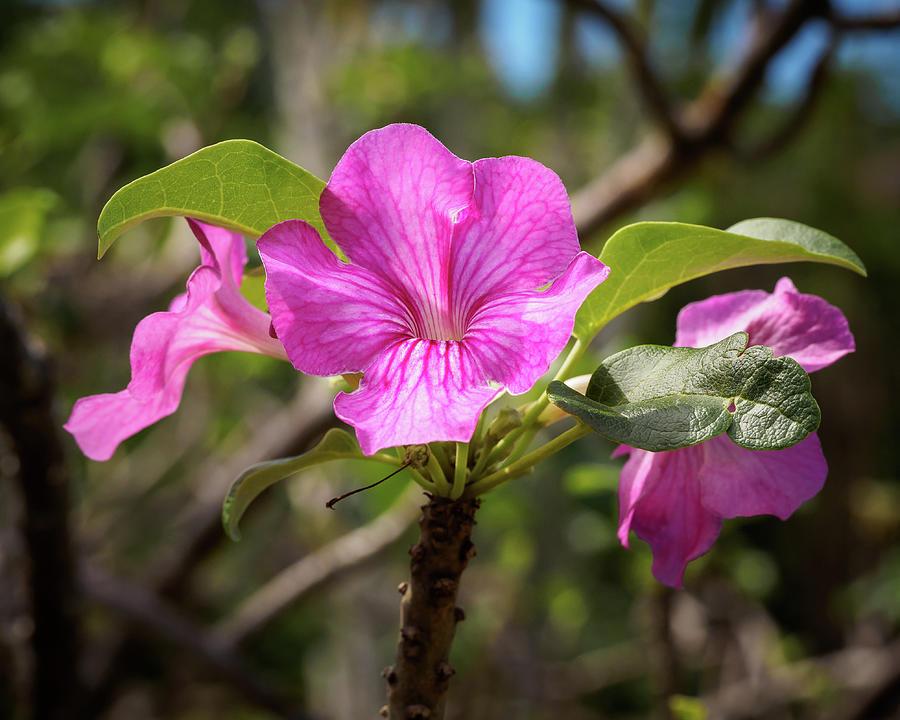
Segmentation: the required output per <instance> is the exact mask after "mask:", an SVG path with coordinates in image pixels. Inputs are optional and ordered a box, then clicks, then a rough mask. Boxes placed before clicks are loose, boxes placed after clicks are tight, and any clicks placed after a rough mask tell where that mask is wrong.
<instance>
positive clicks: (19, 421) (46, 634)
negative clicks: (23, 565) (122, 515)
mask: <svg viewBox="0 0 900 720" xmlns="http://www.w3.org/2000/svg"><path fill="white" fill-rule="evenodd" d="M0 348H3V351H2V353H0V382H2V386H0V423H2V425H3V427H4V428H5V430H6V432H7V434H8V435H9V438H10V441H11V446H12V450H13V452H14V453H15V455H16V457H17V458H18V463H19V467H18V471H17V472H16V473H15V475H16V477H17V478H18V480H19V484H20V491H21V494H22V498H23V501H24V507H25V517H24V535H25V543H26V546H27V549H28V556H29V560H30V568H29V571H30V574H29V583H30V593H31V610H32V621H33V624H34V630H33V634H32V637H31V648H32V651H33V653H34V672H33V677H32V683H31V716H32V717H33V718H35V719H36V720H63V719H64V718H70V717H71V712H72V710H73V708H74V707H75V706H76V704H77V703H78V702H79V700H80V697H79V695H80V681H79V676H78V669H79V668H80V667H81V665H80V663H79V615H78V593H77V591H76V587H75V574H74V565H73V559H72V555H71V548H72V540H71V536H70V528H69V497H68V476H67V472H66V465H65V454H64V452H63V449H62V444H61V442H60V438H59V423H58V421H57V419H56V416H55V414H54V412H53V401H54V392H55V383H54V379H53V373H52V370H51V367H50V362H49V360H48V358H47V356H46V355H45V353H44V351H43V349H42V348H40V347H38V346H37V345H36V344H35V343H34V341H33V340H32V339H31V338H30V337H29V336H28V334H27V332H26V331H25V328H24V324H23V322H22V320H21V318H20V317H19V316H18V314H17V313H16V312H15V311H14V310H13V308H12V307H10V306H9V305H8V304H7V303H6V302H5V301H3V300H2V299H0Z"/></svg>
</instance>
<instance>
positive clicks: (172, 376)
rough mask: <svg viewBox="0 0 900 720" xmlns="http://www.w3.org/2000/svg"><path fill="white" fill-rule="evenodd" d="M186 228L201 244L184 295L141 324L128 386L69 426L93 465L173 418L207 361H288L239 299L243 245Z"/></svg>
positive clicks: (216, 231)
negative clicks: (190, 377)
mask: <svg viewBox="0 0 900 720" xmlns="http://www.w3.org/2000/svg"><path fill="white" fill-rule="evenodd" d="M188 223H189V224H190V227H191V230H193V232H194V235H195V236H196V237H197V241H198V242H199V243H200V267H198V268H197V269H196V270H194V272H193V273H192V274H191V277H190V278H189V279H188V282H187V292H186V293H184V294H182V295H179V296H178V297H176V298H175V299H174V300H173V301H172V303H171V305H170V306H169V309H168V311H166V312H158V313H154V314H153V315H149V316H147V317H146V318H144V319H143V320H141V322H140V323H138V326H137V327H136V328H135V331H134V338H133V340H132V343H131V382H130V383H128V387H126V388H125V389H124V390H122V391H121V392H118V393H114V394H107V395H92V396H90V397H85V398H81V399H80V400H79V401H78V402H76V403H75V407H74V408H73V409H72V414H71V416H70V417H69V420H68V422H67V423H66V425H65V428H66V430H68V431H69V432H70V433H72V435H74V436H75V441H76V442H77V443H78V446H79V447H80V448H81V450H82V452H84V454H85V455H87V456H88V457H89V458H91V459H92V460H108V459H109V458H110V457H111V456H112V454H113V453H114V452H115V450H116V448H117V447H118V445H119V443H121V442H122V441H123V440H125V439H126V438H128V437H131V436H132V435H134V434H135V433H136V432H138V431H140V430H143V429H144V428H145V427H148V426H149V425H152V424H153V423H155V422H156V421H157V420H160V419H161V418H164V417H166V416H167V415H171V414H172V413H173V412H175V410H176V409H177V408H178V404H179V403H180V402H181V393H182V390H183V389H184V383H185V379H186V378H187V374H188V371H189V370H190V368H191V365H192V364H193V363H194V361H195V360H197V359H198V358H200V357H202V356H203V355H208V354H209V353H214V352H219V351H222V350H243V351H246V352H255V353H263V354H266V355H272V356H274V357H279V358H284V357H285V355H284V349H283V348H282V347H281V344H280V343H279V342H278V341H277V340H275V339H273V338H272V337H270V335H269V328H270V319H269V316H268V315H266V314H265V313H264V312H261V311H260V310H257V309H256V308H255V307H253V306H252V305H251V304H250V303H248V302H247V301H246V300H245V299H244V298H243V297H242V296H241V294H240V290H239V287H240V283H241V278H242V275H243V271H244V266H245V265H246V264H247V252H246V248H245V247H244V241H243V239H242V238H241V237H240V236H239V235H236V234H235V233H232V232H229V231H228V230H223V229H222V228H218V227H213V226H212V225H206V224H204V223H201V222H198V221H196V220H188Z"/></svg>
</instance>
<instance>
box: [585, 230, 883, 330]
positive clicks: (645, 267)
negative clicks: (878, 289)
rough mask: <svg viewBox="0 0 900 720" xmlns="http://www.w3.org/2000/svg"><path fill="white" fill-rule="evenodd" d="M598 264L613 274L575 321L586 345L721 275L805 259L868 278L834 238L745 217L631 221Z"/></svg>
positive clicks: (591, 296)
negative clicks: (709, 222) (673, 294)
mask: <svg viewBox="0 0 900 720" xmlns="http://www.w3.org/2000/svg"><path fill="white" fill-rule="evenodd" d="M600 259H601V260H602V261H603V262H604V263H606V264H607V265H608V266H609V267H610V269H611V272H610V274H609V277H608V278H607V279H606V281H605V282H604V283H603V284H602V285H600V286H599V287H598V288H597V289H596V290H594V292H593V293H591V295H590V296H589V297H588V299H587V300H586V301H585V303H584V305H582V306H581V310H580V311H579V312H578V315H577V317H576V319H575V331H574V334H575V336H576V337H577V338H579V339H580V340H582V341H584V342H587V341H589V340H590V339H591V338H593V337H594V335H596V334H597V333H598V332H599V331H600V329H601V328H603V326H605V325H606V324H607V323H608V322H609V321H610V320H612V319H613V318H614V317H616V316H617V315H620V314H621V313H623V312H625V311H626V310H628V309H629V308H631V307H634V306H635V305H637V304H638V303H641V302H647V301H649V300H656V299H657V298H660V297H662V296H663V295H664V294H665V293H666V292H667V291H668V290H669V289H670V288H672V287H674V286H675V285H679V284H681V283H684V282H687V281H688V280H693V279H694V278H698V277H701V276H703V275H709V274H711V273H714V272H718V271H720V270H728V269H731V268H737V267H744V266H747V265H765V264H773V263H786V262H799V261H802V260H808V261H812V262H821V263H827V264H830V265H837V266H839V267H843V268H847V269H848V270H853V271H854V272H857V273H859V274H860V275H865V274H866V269H865V267H864V266H863V263H862V261H861V260H860V259H859V257H858V256H857V255H856V253H854V252H853V251H852V250H851V249H850V248H848V247H847V246H846V245H844V244H843V243H842V242H841V241H840V240H838V239H837V238H835V237H832V236H831V235H829V234H827V233H824V232H822V231H821V230H816V229H815V228H811V227H809V226H807V225H803V224H801V223H797V222H792V221H790V220H779V219H777V218H756V219H753V220H744V221H742V222H739V223H738V224H737V225H733V226H732V227H730V228H729V229H728V230H716V229H715V228H709V227H704V226H702V225H685V224H683V223H669V222H640V223H635V224H634V225H627V226H626V227H624V228H622V229H621V230H619V231H618V232H616V233H615V234H614V235H613V236H612V237H611V238H610V239H609V240H608V241H607V243H606V245H605V246H604V247H603V250H602V252H601V253H600Z"/></svg>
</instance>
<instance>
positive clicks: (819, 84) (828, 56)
mask: <svg viewBox="0 0 900 720" xmlns="http://www.w3.org/2000/svg"><path fill="white" fill-rule="evenodd" d="M836 47H837V34H833V35H832V38H831V41H830V42H829V43H828V46H827V47H826V48H825V50H824V51H823V52H822V54H821V55H820V56H819V59H818V60H817V61H816V62H815V64H814V65H813V67H812V70H811V71H810V73H809V79H808V80H807V82H806V89H805V90H804V93H803V97H802V98H800V100H799V101H798V102H797V104H796V105H795V106H794V109H793V110H792V111H791V112H790V113H789V114H788V115H787V117H785V118H784V120H783V121H782V123H781V125H779V126H778V127H777V128H776V129H775V130H774V131H773V132H772V133H771V134H770V135H769V136H768V137H767V138H765V139H763V140H761V141H759V142H757V144H756V145H754V146H753V147H750V148H746V149H743V148H741V147H737V148H736V150H737V152H738V153H739V154H740V155H741V156H742V157H744V158H746V159H749V160H757V161H758V160H764V159H766V158H769V157H772V156H773V155H776V154H777V153H779V152H781V150H782V149H784V148H785V147H786V146H787V145H788V144H789V143H790V142H791V141H792V140H793V139H794V138H795V137H796V136H797V135H798V134H799V133H800V131H801V130H803V128H804V127H806V124H807V123H808V122H809V120H810V118H811V117H812V111H813V108H814V107H815V105H816V103H817V102H818V100H819V98H820V97H821V95H822V90H823V89H824V88H825V83H826V80H827V77H828V71H829V69H830V67H831V61H832V59H833V57H834V51H835V48H836Z"/></svg>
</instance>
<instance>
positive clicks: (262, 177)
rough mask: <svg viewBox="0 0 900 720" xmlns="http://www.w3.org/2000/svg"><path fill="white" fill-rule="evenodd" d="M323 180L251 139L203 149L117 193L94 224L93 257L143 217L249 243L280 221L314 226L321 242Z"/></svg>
mask: <svg viewBox="0 0 900 720" xmlns="http://www.w3.org/2000/svg"><path fill="white" fill-rule="evenodd" d="M324 187H325V183H324V182H323V181H322V180H320V179H319V178H317V177H316V176H315V175H313V174H312V173H310V172H307V171H306V170H304V169H303V168H301V167H299V166H298V165H295V164H294V163H292V162H290V161H289V160H286V159H284V158H283V157H281V156H280V155H277V154H276V153H274V152H272V151H271V150H269V149H267V148H265V147H263V146H262V145H260V144H258V143H255V142H253V141H251V140H226V141H225V142H221V143H218V144H216V145H210V146H209V147H205V148H202V149H201V150H198V151H197V152H195V153H193V154H191V155H188V156H187V157H185V158H182V159H181V160H178V161H176V162H174V163H172V164H171V165H167V166H166V167H164V168H161V169H160V170H157V171H156V172H152V173H150V174H149V175H145V176H144V177H141V178H138V179H137V180H134V181H133V182H130V183H129V184H128V185H126V186H125V187H123V188H121V189H120V190H118V191H117V192H116V193H115V194H114V195H113V196H112V197H111V198H110V199H109V201H108V202H107V203H106V205H105V207H104V208H103V210H102V211H101V213H100V219H99V220H98V221H97V233H98V235H99V236H100V245H99V252H98V257H103V254H104V253H105V252H106V251H107V250H108V249H109V247H110V246H111V245H112V244H113V242H114V241H115V240H116V238H118V237H119V235H121V234H122V233H123V232H125V231H126V230H128V229H129V228H131V227H133V226H135V225H137V224H138V223H140V222H143V221H144V220H147V219H150V218H155V217H164V216H173V215H177V216H190V217H194V218H197V219H198V220H203V221H204V222H208V223H212V224H213V225H219V226H221V227H226V228H229V229H231V230H235V231H237V232H239V233H242V234H243V235H246V236H248V237H251V238H256V237H259V236H260V235H262V234H263V233H264V232H265V231H266V230H268V229H269V228H270V227H272V225H275V224H276V223H279V222H281V221H283V220H291V219H300V220H305V221H306V222H308V223H310V224H311V225H313V226H314V227H315V228H316V229H317V230H318V231H319V233H320V234H321V235H322V237H323V239H325V240H326V241H328V239H327V235H326V233H325V226H324V224H323V223H322V218H321V216H320V215H319V195H321V193H322V189H323V188H324Z"/></svg>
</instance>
